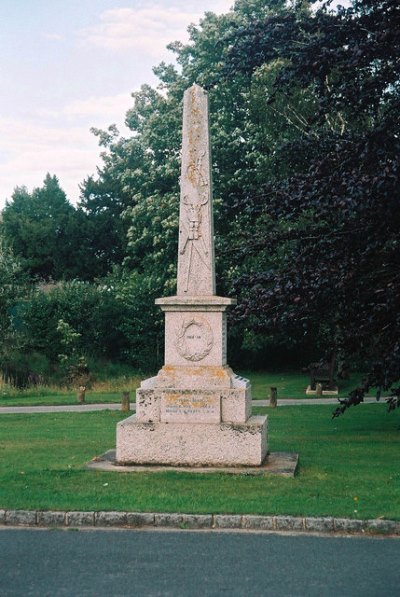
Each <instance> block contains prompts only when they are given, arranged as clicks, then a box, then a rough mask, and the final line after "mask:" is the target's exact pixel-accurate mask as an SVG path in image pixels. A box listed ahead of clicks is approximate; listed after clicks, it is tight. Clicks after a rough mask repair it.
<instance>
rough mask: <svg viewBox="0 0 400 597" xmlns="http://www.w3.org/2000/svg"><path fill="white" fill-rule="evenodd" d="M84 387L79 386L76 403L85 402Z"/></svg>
mask: <svg viewBox="0 0 400 597" xmlns="http://www.w3.org/2000/svg"><path fill="white" fill-rule="evenodd" d="M85 394H86V386H79V392H78V395H77V397H76V398H77V400H78V402H80V403H82V402H85Z"/></svg>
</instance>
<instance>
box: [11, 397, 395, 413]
mask: <svg viewBox="0 0 400 597" xmlns="http://www.w3.org/2000/svg"><path fill="white" fill-rule="evenodd" d="M372 402H376V400H375V398H374V397H368V398H365V400H364V403H365V404H371V403H372ZM307 404H310V405H312V404H314V405H315V404H338V400H337V398H298V399H294V398H293V399H291V398H286V399H281V400H279V399H278V406H303V405H307ZM381 404H386V402H385V400H384V399H383V400H381ZM252 405H253V407H254V406H269V400H253V401H252ZM135 409H136V406H135V404H134V403H133V404H131V410H132V411H135ZM96 410H121V404H118V403H113V404H70V405H60V406H1V407H0V415H6V414H18V413H19V414H27V413H57V412H60V413H62V412H91V411H96Z"/></svg>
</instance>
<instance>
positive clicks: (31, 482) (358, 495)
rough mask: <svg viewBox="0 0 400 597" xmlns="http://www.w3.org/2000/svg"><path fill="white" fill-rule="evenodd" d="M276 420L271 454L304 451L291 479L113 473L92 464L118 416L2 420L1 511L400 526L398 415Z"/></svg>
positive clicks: (278, 412)
mask: <svg viewBox="0 0 400 597" xmlns="http://www.w3.org/2000/svg"><path fill="white" fill-rule="evenodd" d="M330 411H331V407H329V406H306V407H298V406H294V407H285V408H280V409H279V408H278V409H273V410H270V409H257V412H263V413H265V412H268V414H269V416H270V419H269V427H270V433H269V444H270V449H271V451H288V452H298V453H299V454H300V470H299V474H298V475H297V476H296V477H295V478H293V479H290V478H277V477H250V476H246V475H238V476H232V475H224V474H208V475H207V474H198V473H196V474H190V473H179V472H165V473H129V474H123V473H122V474H121V473H106V472H98V471H88V470H85V468H84V465H85V462H87V461H89V460H90V459H91V458H93V457H94V456H96V455H99V454H101V453H103V452H104V451H106V450H107V449H109V448H111V447H113V446H114V445H115V426H116V423H117V421H118V420H120V419H122V418H123V415H122V414H121V413H120V412H111V411H103V412H94V413H82V414H76V413H62V414H41V415H39V414H35V415H22V414H21V415H2V416H0V508H17V509H43V510H49V509H54V510H128V511H139V512H142V511H143V512H146V511H147V512H186V513H210V512H213V513H215V512H218V513H252V514H271V515H278V514H287V515H293V516H328V515H332V516H336V517H346V518H361V519H368V518H379V517H384V518H389V519H395V520H400V470H399V466H398V456H399V448H400V419H399V413H397V412H396V413H393V414H391V415H389V414H387V413H386V410H385V407H384V406H383V405H382V404H377V405H375V404H373V405H362V406H360V407H358V408H357V409H356V408H355V409H351V411H349V412H347V413H346V415H345V416H343V417H340V418H339V419H335V420H331V418H330Z"/></svg>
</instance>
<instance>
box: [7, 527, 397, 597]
mask: <svg viewBox="0 0 400 597" xmlns="http://www.w3.org/2000/svg"><path fill="white" fill-rule="evenodd" d="M399 571H400V540H399V539H395V538H369V537H349V538H346V537H322V536H321V537H316V536H305V535H302V536H288V535H273V534H266V533H258V534H257V533H249V532H241V533H234V532H190V531H124V530H119V531H114V530H105V531H103V530H91V531H85V530H84V531H82V530H81V531H72V530H69V531H66V530H35V529H7V528H3V529H1V530H0V596H1V597H9V596H24V597H25V596H33V595H34V596H38V597H39V596H40V597H45V596H51V597H58V596H74V597H81V596H82V597H86V596H95V597H103V596H107V597H109V596H110V597H119V596H125V595H134V596H136V595H138V596H172V597H181V596H185V597H186V596H190V597H196V596H219V595H226V596H229V597H234V596H246V597H247V596H253V595H255V596H258V595H270V596H272V597H281V596H290V597H293V596H294V597H298V596H306V597H312V596H314V595H315V596H318V597H324V596H328V595H329V596H335V597H338V596H360V597H361V596H362V597H380V596H382V597H392V596H395V597H399V595H400V572H399Z"/></svg>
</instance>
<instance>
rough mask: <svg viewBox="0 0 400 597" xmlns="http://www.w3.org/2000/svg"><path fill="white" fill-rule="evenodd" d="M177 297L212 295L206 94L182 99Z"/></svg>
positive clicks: (195, 90) (194, 90) (192, 92)
mask: <svg viewBox="0 0 400 597" xmlns="http://www.w3.org/2000/svg"><path fill="white" fill-rule="evenodd" d="M178 251H179V256H178V295H183V296H185V295H186V296H190V295H192V296H193V295H206V296H210V295H214V294H215V271H214V243H213V211H212V182H211V168H210V138H209V124H208V97H207V93H206V92H205V91H204V89H202V88H201V87H199V86H198V85H193V86H192V87H190V89H187V90H186V91H185V94H184V97H183V130H182V164H181V200H180V214H179V247H178Z"/></svg>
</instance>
